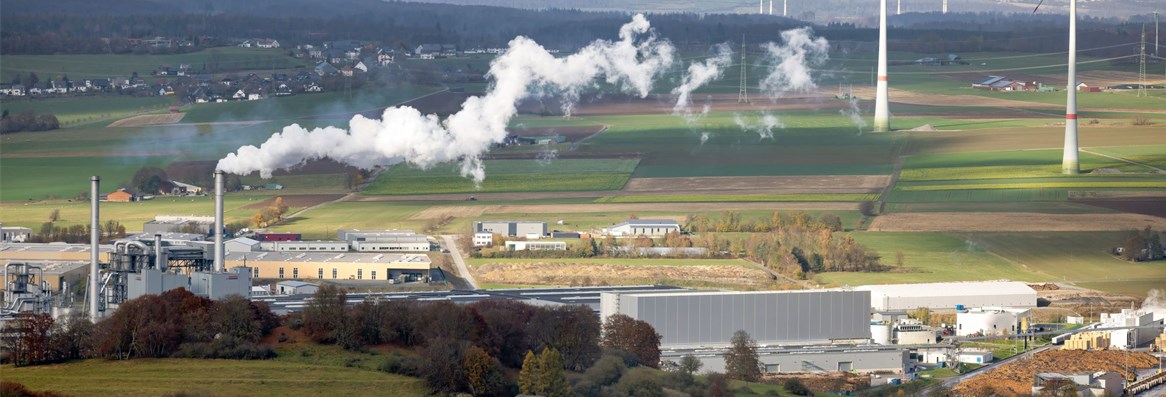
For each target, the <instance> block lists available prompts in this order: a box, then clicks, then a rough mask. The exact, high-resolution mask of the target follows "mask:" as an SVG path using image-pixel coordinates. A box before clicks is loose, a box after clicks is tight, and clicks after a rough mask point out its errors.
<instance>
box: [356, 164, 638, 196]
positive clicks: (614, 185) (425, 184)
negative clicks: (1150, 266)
mask: <svg viewBox="0 0 1166 397" xmlns="http://www.w3.org/2000/svg"><path fill="white" fill-rule="evenodd" d="M636 163H637V160H616V159H599V160H591V159H559V160H553V161H549V162H541V161H537V160H486V161H484V162H483V166H484V167H485V169H486V179H485V180H484V181H482V184H481V186H475V185H474V181H473V180H471V179H469V178H466V177H463V176H461V175H460V172H459V168H458V167H459V165H457V164H440V165H437V166H434V167H433V168H430V169H426V170H422V169H418V168H416V167H412V166H409V165H407V164H399V165H396V166H393V167H392V168H389V169H388V170H387V171H385V172H382V173H381V174H380V176H379V177H378V178H377V179H376V180H375V181H373V183H372V184H371V185H370V186H369V188H368V189H366V190H365V191H364V194H370V195H378V194H389V195H399V194H431V193H471V194H472V193H478V192H482V193H486V192H537V191H551V192H554V191H582V190H619V189H622V188H623V186H624V184H626V183H627V180H628V176H629V175H630V174H631V173H632V170H634V169H635V168H636Z"/></svg>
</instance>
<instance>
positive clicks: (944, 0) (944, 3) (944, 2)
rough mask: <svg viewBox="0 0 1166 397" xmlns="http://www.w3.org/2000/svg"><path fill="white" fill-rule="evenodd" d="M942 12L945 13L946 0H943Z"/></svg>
mask: <svg viewBox="0 0 1166 397" xmlns="http://www.w3.org/2000/svg"><path fill="white" fill-rule="evenodd" d="M943 13H944V14H947V0H943Z"/></svg>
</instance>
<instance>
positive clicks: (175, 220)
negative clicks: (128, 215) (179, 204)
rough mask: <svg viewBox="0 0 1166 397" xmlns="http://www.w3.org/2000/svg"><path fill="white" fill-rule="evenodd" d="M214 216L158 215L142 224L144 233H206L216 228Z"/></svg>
mask: <svg viewBox="0 0 1166 397" xmlns="http://www.w3.org/2000/svg"><path fill="white" fill-rule="evenodd" d="M214 225H215V217H213V216H185V217H184V216H173V215H158V216H156V217H154V220H152V221H147V222H146V223H143V224H142V233H145V234H149V235H154V234H159V233H191V232H194V233H200V234H203V235H206V234H207V233H209V232H210V231H211V229H214Z"/></svg>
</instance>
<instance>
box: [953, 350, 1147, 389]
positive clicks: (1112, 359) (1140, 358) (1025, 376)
mask: <svg viewBox="0 0 1166 397" xmlns="http://www.w3.org/2000/svg"><path fill="white" fill-rule="evenodd" d="M1126 358H1127V353H1126V352H1122V351H1115V350H1101V351H1085V350H1049V351H1045V352H1041V353H1037V354H1036V355H1035V356H1033V357H1032V358H1031V359H1021V360H1015V361H1013V362H1010V363H1008V364H1005V365H1003V366H1001V367H999V368H994V369H991V370H988V372H985V373H983V374H981V375H980V376H977V377H975V378H972V379H971V380H968V381H965V382H963V383H960V384H959V385H957V386H956V387H955V388H954V389H953V390H952V391H953V392H954V393H956V394H962V395H965V396H988V395H991V393H993V392H994V393H997V395H1005V396H1019V395H1027V394H1030V393H1032V382H1033V375H1035V374H1036V373H1038V372H1057V373H1092V372H1098V371H1115V372H1122V371H1124V368H1125V362H1126V361H1125V360H1126ZM1128 358H1129V365H1130V367H1131V368H1137V369H1141V368H1150V367H1156V366H1157V365H1158V358H1156V357H1154V356H1151V355H1149V354H1146V353H1143V352H1132V353H1128Z"/></svg>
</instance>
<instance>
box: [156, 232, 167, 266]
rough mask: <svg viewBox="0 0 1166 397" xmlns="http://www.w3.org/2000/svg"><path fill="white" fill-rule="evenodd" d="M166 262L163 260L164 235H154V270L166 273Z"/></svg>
mask: <svg viewBox="0 0 1166 397" xmlns="http://www.w3.org/2000/svg"><path fill="white" fill-rule="evenodd" d="M165 262H166V261H165V260H163V259H162V235H161V234H155V235H154V269H156V270H160V271H166V265H164V263H165Z"/></svg>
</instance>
